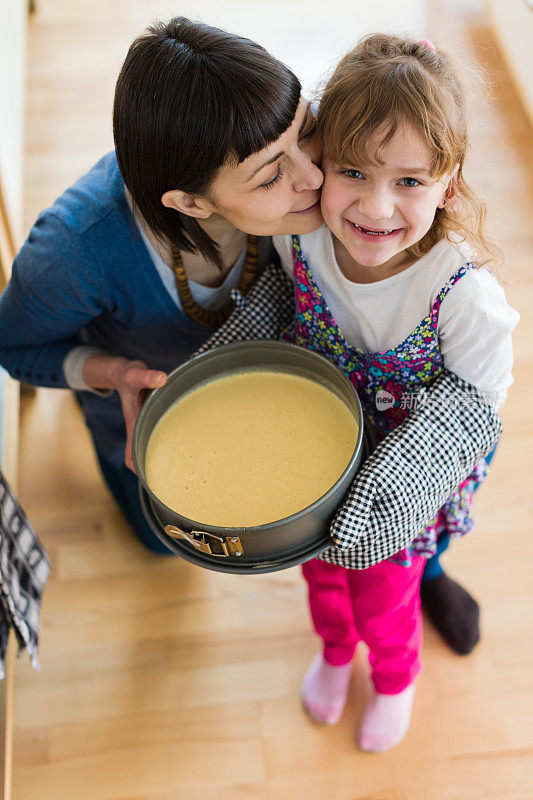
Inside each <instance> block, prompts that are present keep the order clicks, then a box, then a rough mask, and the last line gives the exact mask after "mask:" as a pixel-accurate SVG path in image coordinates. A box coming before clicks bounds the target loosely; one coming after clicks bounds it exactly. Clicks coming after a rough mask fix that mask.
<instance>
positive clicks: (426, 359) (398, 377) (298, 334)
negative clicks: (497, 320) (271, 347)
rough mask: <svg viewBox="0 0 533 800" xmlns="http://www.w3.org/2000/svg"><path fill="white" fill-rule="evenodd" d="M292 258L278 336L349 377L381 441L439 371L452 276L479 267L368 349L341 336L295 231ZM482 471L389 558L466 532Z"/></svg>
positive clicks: (423, 551) (482, 467)
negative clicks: (284, 321)
mask: <svg viewBox="0 0 533 800" xmlns="http://www.w3.org/2000/svg"><path fill="white" fill-rule="evenodd" d="M292 258H293V264H294V284H295V306H296V308H295V319H294V321H293V323H292V324H291V326H290V328H288V329H287V331H286V332H285V333H284V336H283V338H285V339H286V340H288V341H291V342H294V343H295V344H298V345H302V346H304V347H307V348H309V349H310V350H314V351H316V352H318V353H321V354H322V355H323V356H325V357H326V358H328V359H329V360H330V361H332V362H334V363H335V364H336V365H337V366H338V367H339V368H340V369H341V370H342V371H343V372H344V373H345V374H346V375H347V376H348V378H349V379H350V380H351V381H352V383H353V385H354V386H355V388H356V390H357V393H358V395H359V398H360V400H361V405H362V407H363V411H364V413H365V417H366V421H367V423H369V424H370V425H371V426H372V428H373V429H374V432H375V434H376V436H377V439H378V440H380V439H382V438H383V437H385V436H386V435H387V434H388V433H390V432H391V431H393V430H394V428H396V426H397V425H400V424H401V423H402V422H403V421H404V420H405V419H406V417H407V416H408V414H409V413H410V411H411V410H412V409H413V408H416V404H417V398H418V393H419V391H420V389H422V388H424V387H427V386H429V385H430V384H431V383H432V382H433V381H434V380H435V379H436V378H437V377H438V376H439V375H440V373H441V372H442V371H443V369H444V364H443V358H442V354H441V351H440V344H439V335H438V320H439V309H440V306H441V303H442V301H443V300H444V298H445V297H446V295H447V294H448V292H449V291H450V289H451V288H452V286H455V284H456V283H457V281H459V280H461V278H462V277H463V276H464V275H465V274H466V273H467V272H468V271H469V270H471V269H478V267H477V265H475V264H473V263H471V262H467V263H465V264H464V265H463V266H462V267H461V268H460V269H458V270H457V272H455V273H454V274H453V275H452V276H451V278H450V279H449V280H448V281H447V283H446V284H445V285H444V286H443V287H442V289H441V290H440V292H439V293H438V295H437V297H436V299H435V302H434V303H433V306H432V307H431V310H430V312H429V314H428V315H427V317H425V318H424V319H423V320H422V321H421V322H420V324H419V325H417V327H416V328H415V330H414V331H412V333H410V334H409V336H407V338H406V339H404V341H403V342H401V343H400V344H399V345H397V346H396V347H394V348H392V349H390V350H385V351H383V352H379V353H367V352H365V351H363V350H361V349H360V348H358V347H354V346H352V345H350V344H349V343H348V342H347V341H346V339H345V338H344V336H343V334H342V331H341V330H340V328H339V326H338V325H337V323H336V322H335V320H334V318H333V316H332V314H331V312H330V310H329V309H328V307H327V304H326V302H325V300H324V297H323V295H322V293H321V291H320V289H319V287H318V286H317V284H316V283H315V281H314V279H313V275H312V273H311V270H310V269H309V266H308V264H307V262H306V259H305V256H304V254H303V253H302V250H301V246H300V238H299V236H293V237H292ZM486 471H487V465H486V462H485V460H482V461H480V462H479V463H478V464H477V465H476V467H475V468H474V470H473V472H472V473H471V474H470V475H469V477H468V478H467V479H466V480H465V481H463V483H461V485H460V486H458V488H457V489H456V490H455V492H454V493H453V494H452V495H451V497H449V498H448V500H447V501H446V503H445V504H444V506H443V507H442V508H441V509H440V510H439V512H438V514H437V515H436V516H435V518H434V519H432V520H431V521H430V522H429V524H428V525H427V526H426V528H425V529H423V530H422V531H421V532H420V533H419V535H418V536H417V537H416V538H415V539H414V540H413V542H412V543H411V544H410V545H409V547H408V548H404V549H403V550H402V551H400V552H399V553H396V554H395V555H394V556H392V557H391V559H390V560H391V561H394V562H395V563H399V564H404V565H406V566H407V565H409V564H410V563H411V555H423V556H426V557H428V558H429V557H431V556H433V555H435V553H436V549H437V539H438V537H439V535H440V534H444V533H447V534H448V535H450V536H462V535H463V534H465V533H467V532H468V531H469V530H470V529H471V528H472V525H473V521H472V517H471V513H470V507H471V503H472V496H473V494H474V491H475V489H476V488H477V487H478V485H479V484H480V482H481V481H482V480H483V478H484V477H485V475H486Z"/></svg>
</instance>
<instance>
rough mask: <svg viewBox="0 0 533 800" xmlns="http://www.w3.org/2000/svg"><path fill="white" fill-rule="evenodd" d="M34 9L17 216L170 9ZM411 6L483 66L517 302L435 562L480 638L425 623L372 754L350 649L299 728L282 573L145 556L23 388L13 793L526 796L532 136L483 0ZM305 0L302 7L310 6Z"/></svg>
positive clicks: (66, 172) (62, 170) (494, 201)
mask: <svg viewBox="0 0 533 800" xmlns="http://www.w3.org/2000/svg"><path fill="white" fill-rule="evenodd" d="M37 5H38V9H39V11H38V15H37V16H36V17H35V18H34V19H33V21H32V22H31V25H30V38H29V44H30V61H29V75H28V80H29V96H28V99H29V103H28V120H27V131H28V149H27V181H26V189H27V191H26V199H27V203H26V207H27V226H29V225H30V223H31V222H32V221H33V219H34V217H35V215H36V214H37V212H38V211H39V209H40V208H42V207H44V206H46V205H48V204H49V203H50V202H51V201H52V200H53V198H54V196H55V195H56V194H58V193H59V192H60V191H61V190H62V189H63V188H64V187H65V186H67V185H68V184H69V183H70V182H71V181H72V180H73V179H74V178H75V177H77V176H78V175H79V174H81V173H82V171H84V170H85V169H86V168H88V167H89V166H90V165H91V163H92V162H93V161H94V160H96V158H98V157H99V156H100V155H101V154H102V153H103V152H105V150H106V149H107V148H109V146H110V144H111V136H110V124H109V108H110V100H111V96H112V91H113V81H114V78H115V75H116V73H117V70H118V66H119V63H120V60H121V58H122V57H123V55H124V53H125V48H126V45H127V43H128V41H129V40H130V39H131V38H132V36H133V35H134V33H135V32H136V31H138V30H139V29H140V28H141V27H142V26H144V25H145V24H146V23H147V22H149V21H150V19H151V18H152V17H154V16H157V15H158V14H161V15H163V16H167V15H168V13H169V11H171V10H174V11H182V8H181V7H180V8H179V9H178V8H177V7H176V6H174V7H173V9H171V8H170V7H168V8H167V7H164V8H163V9H161V6H159V7H157V6H156V4H155V3H147V2H141V0H136V1H135V2H133V1H132V2H130V3H124V2H112V3H109V2H104V0H92V2H91V3H76V4H72V3H67V2H66V0H38V3H37ZM204 5H205V3H204ZM233 5H235V3H233ZM252 5H253V4H250V5H249V6H247V7H248V8H249V9H250V8H251V7H252ZM296 5H298V4H297V3H296ZM338 5H339V3H338V2H337V3H336V7H338ZM377 5H378V4H376V7H377ZM426 5H428V7H429V8H430V10H431V11H432V20H433V23H432V26H430V28H429V30H427V32H426V35H428V34H429V35H432V36H434V37H435V39H436V40H439V39H441V38H442V36H446V37H448V39H449V41H455V40H457V42H458V43H459V45H460V46H461V47H463V48H465V49H466V50H467V51H468V52H469V53H470V54H472V55H473V56H474V57H475V58H476V59H477V60H478V61H479V62H480V63H481V64H482V65H483V66H484V67H485V68H486V70H487V71H488V74H489V75H490V77H491V79H492V81H493V89H492V95H491V99H490V100H489V101H488V102H487V103H485V104H483V103H482V102H480V101H479V98H476V100H475V102H474V104H473V106H472V110H473V117H474V125H475V131H476V135H475V141H476V148H475V153H474V155H473V159H472V166H471V169H470V175H471V178H472V181H473V182H474V183H475V184H476V185H477V186H478V187H479V188H480V190H481V191H482V192H484V193H485V195H486V197H487V198H488V201H489V205H490V219H491V224H492V226H493V227H494V228H495V231H496V232H497V233H498V234H499V235H500V236H501V238H502V240H503V244H504V248H505V251H506V255H507V281H508V287H507V293H508V297H509V298H510V301H511V302H512V304H513V305H515V306H516V307H517V308H518V309H519V310H520V312H521V314H522V322H521V324H520V327H519V329H518V332H517V335H516V344H515V353H516V384H515V386H514V387H513V390H512V393H511V396H510V399H509V401H508V403H507V405H506V407H505V409H504V412H503V418H504V424H505V437H504V439H503V441H502V443H501V446H500V448H499V452H498V455H497V458H496V459H495V462H494V467H493V470H492V473H491V476H490V478H489V479H488V481H487V483H486V485H485V486H484V487H483V488H482V490H481V491H480V492H479V496H478V498H477V501H476V511H477V514H476V519H477V528H476V531H475V532H474V533H473V534H472V535H470V536H469V537H468V538H467V539H465V540H464V541H462V542H459V543H457V544H456V545H455V546H454V547H453V551H452V552H450V553H449V555H448V556H447V557H446V565H447V567H448V568H449V571H450V573H452V574H453V575H455V576H457V577H458V578H459V579H460V580H461V581H463V582H464V583H465V584H466V585H468V586H469V587H470V588H471V590H472V592H473V593H474V594H475V595H476V597H478V598H479V600H480V602H481V604H482V608H483V619H482V623H483V639H482V642H481V644H480V645H479V646H478V647H477V648H476V650H475V652H474V653H473V654H471V655H470V656H469V657H466V658H461V657H458V656H454V655H453V654H452V653H451V652H450V651H449V650H448V649H447V648H446V646H445V645H444V644H443V643H442V641H441V640H440V639H439V638H438V636H437V635H436V634H435V632H434V631H433V630H432V629H431V627H430V626H429V625H426V628H425V644H424V660H425V670H424V672H423V675H422V677H421V679H420V682H419V688H418V691H417V695H416V700H415V707H414V714H413V722H412V726H411V729H410V731H409V734H408V736H407V738H406V739H405V740H404V742H403V743H402V744H401V745H400V746H399V747H398V748H397V749H396V750H394V751H392V752H390V753H387V754H383V755H368V754H363V753H361V752H360V751H358V750H357V749H356V747H355V744H354V732H355V729H356V724H357V720H358V718H359V715H360V712H361V709H362V706H363V704H364V701H365V697H366V696H367V693H368V691H369V687H368V678H367V668H366V662H365V654H364V653H363V652H361V653H359V654H358V659H357V661H356V663H355V665H354V675H353V684H352V691H351V697H350V701H349V704H348V707H347V710H346V713H345V715H344V717H343V719H342V721H341V722H340V723H339V724H338V725H337V726H336V727H334V728H322V727H318V726H315V725H313V724H311V722H310V721H309V720H308V719H307V718H306V716H305V715H304V713H303V711H302V709H301V707H300V703H299V699H298V687H299V682H300V678H301V675H302V673H303V672H304V670H305V668H306V666H307V664H308V662H309V660H310V659H311V658H312V656H313V655H314V653H315V651H316V648H317V643H316V641H315V639H314V637H313V635H312V633H311V631H310V626H309V622H308V618H307V609H306V603H305V592H304V587H303V584H302V580H301V578H300V575H299V572H298V570H289V571H285V572H281V573H274V574H272V575H265V576H253V577H246V576H243V577H239V576H230V575H222V574H218V573H214V572H208V571H205V570H201V569H199V568H196V567H193V566H191V565H189V564H187V563H185V562H183V561H178V560H175V559H165V558H159V557H157V556H151V555H150V554H147V553H146V552H144V551H143V550H142V549H141V547H140V546H139V545H138V544H137V543H136V542H135V541H134V539H133V537H132V535H131V534H130V531H129V530H128V527H127V525H126V524H125V522H124V521H123V519H122V518H121V516H120V514H119V513H118V512H117V510H116V509H115V507H114V505H113V503H112V501H111V499H110V498H109V496H108V495H107V493H106V490H105V489H104V487H103V485H102V482H101V480H100V478H99V475H98V471H97V468H96V465H95V461H94V457H93V454H92V452H91V448H90V446H89V441H88V437H87V433H86V431H85V429H84V425H83V423H82V420H81V418H80V414H79V412H78V410H77V408H76V406H75V404H74V403H73V401H72V398H71V397H70V395H69V394H68V393H66V392H61V391H55V392H53V391H44V390H40V391H38V392H37V393H36V394H35V395H26V396H24V398H23V404H22V430H21V446H22V451H21V465H22V468H21V476H20V497H21V501H22V504H23V505H24V507H25V508H26V510H27V512H28V514H29V515H30V517H31V519H32V521H33V523H34V526H35V528H36V529H37V531H38V532H39V534H40V536H41V538H42V541H43V542H44V544H45V546H46V547H47V549H48V551H49V553H50V556H51V560H52V575H51V578H50V582H49V585H48V587H47V589H46V593H45V598H44V608H43V626H42V648H41V661H42V665H43V669H42V671H41V672H40V673H35V672H32V671H31V670H30V668H29V667H28V666H27V663H26V660H23V661H22V662H20V663H19V664H18V665H17V672H16V692H15V770H14V798H15V800H208V799H209V800H212V798H216V800H266V799H267V798H268V800H325V798H327V800H459V798H460V799H461V800H481V799H482V798H491V800H531V798H533V725H532V723H531V719H532V712H533V706H532V694H531V675H532V671H533V653H532V650H531V644H532V639H531V622H532V599H531V598H532V592H531V586H532V580H531V570H532V559H533V537H532V534H533V530H532V518H533V515H532V499H531V498H532V492H531V489H530V480H529V476H530V475H531V469H532V459H531V452H532V443H533V422H532V416H531V408H532V396H533V335H532V334H533V278H532V274H533V273H532V269H531V262H532V257H533V233H532V231H533V227H532V223H531V220H532V219H533V136H532V130H531V128H530V126H529V125H528V123H527V120H526V118H525V116H524V114H523V112H522V110H521V108H520V106H519V103H518V99H517V95H516V93H515V90H514V87H513V85H512V84H511V83H510V80H509V78H508V76H507V75H506V73H505V70H504V67H503V62H502V61H501V60H500V58H499V56H498V54H497V53H496V52H495V47H494V43H493V39H492V37H491V34H490V31H489V30H488V28H487V21H486V18H485V16H484V12H483V7H482V5H481V3H478V2H477V0H475V1H474V0H472V2H468V4H467V5H465V4H464V3H453V2H449V1H448V2H445V0H442V2H429V3H428V4H426ZM301 7H302V14H304V13H309V8H311V10H313V9H315V8H316V13H317V14H318V9H319V4H318V3H317V2H316V3H305V4H304V3H302V4H301ZM276 8H277V6H276ZM74 9H75V10H74ZM183 10H186V11H189V13H192V12H191V10H190V8H187V9H183ZM263 13H264V11H263ZM259 14H261V12H260V11H259ZM279 19H280V24H281V23H282V20H283V17H282V16H281V17H279ZM317 19H318V17H317ZM219 21H220V22H221V23H222V24H224V16H223V14H222V13H221V14H220V17H219ZM340 24H342V20H341V21H340ZM233 27H235V25H233ZM376 27H378V26H377V25H376ZM405 27H406V28H407V27H409V19H406V20H405ZM436 30H437V31H438V33H440V37H439V35H437V33H436ZM257 36H258V38H259V37H260V34H259V33H258V34H257ZM318 57H319V53H318V52H317V58H318ZM74 267H75V265H73V268H74Z"/></svg>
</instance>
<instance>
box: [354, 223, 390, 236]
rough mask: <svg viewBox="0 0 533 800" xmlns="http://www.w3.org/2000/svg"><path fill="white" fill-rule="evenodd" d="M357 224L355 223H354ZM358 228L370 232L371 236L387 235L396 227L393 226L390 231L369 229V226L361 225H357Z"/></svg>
mask: <svg viewBox="0 0 533 800" xmlns="http://www.w3.org/2000/svg"><path fill="white" fill-rule="evenodd" d="M354 225H355V223H354ZM355 227H356V228H357V230H359V231H363V233H369V234H370V235H371V236H385V235H386V234H388V233H392V231H393V230H394V228H391V230H390V231H369V230H368V229H367V228H362V227H361V226H360V225H355Z"/></svg>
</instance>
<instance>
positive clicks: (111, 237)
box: [0, 152, 213, 467]
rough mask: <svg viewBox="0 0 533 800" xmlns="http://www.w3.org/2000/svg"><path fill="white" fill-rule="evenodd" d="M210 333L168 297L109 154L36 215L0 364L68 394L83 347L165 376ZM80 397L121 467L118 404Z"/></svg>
mask: <svg viewBox="0 0 533 800" xmlns="http://www.w3.org/2000/svg"><path fill="white" fill-rule="evenodd" d="M212 332H213V329H212V328H206V327H203V326H200V325H198V324H197V323H195V322H194V321H193V320H191V319H190V318H189V317H188V316H187V315H186V314H185V313H184V312H183V311H182V310H181V309H180V308H178V307H177V306H176V304H175V303H174V301H173V300H172V298H171V296H170V295H169V293H168V291H167V290H166V289H165V287H164V285H163V282H162V280H161V277H160V275H159V273H158V271H157V269H156V267H155V265H154V263H153V261H152V259H151V257H150V255H149V253H148V250H147V249H146V246H145V244H144V242H143V240H142V237H141V235H140V233H139V230H138V228H137V225H136V224H135V220H134V219H133V216H132V214H131V212H130V209H129V206H128V203H127V201H126V197H125V195H124V182H123V180H122V177H121V175H120V172H119V169H118V164H117V161H116V157H115V153H114V152H112V153H109V154H108V155H106V156H104V157H103V158H102V159H101V160H100V161H99V162H98V163H97V164H96V165H95V166H94V167H93V168H92V169H91V170H90V172H89V173H87V175H85V176H83V177H82V178H81V179H80V180H79V181H77V183H75V184H74V186H72V187H71V188H69V189H67V191H66V192H65V193H64V194H63V195H61V197H59V198H58V199H57V200H56V201H55V203H54V205H53V206H52V207H51V208H49V209H47V210H45V211H43V212H42V213H41V214H40V216H39V217H38V219H37V221H36V223H35V225H34V226H33V228H32V229H31V231H30V233H29V236H28V238H27V240H26V242H25V243H24V245H23V247H22V249H21V251H20V253H19V254H18V255H17V257H16V258H15V261H14V263H13V274H12V277H11V280H10V282H9V284H8V286H7V288H6V289H5V291H4V293H3V294H2V296H1V297H0V364H1V365H2V366H3V367H4V368H5V369H6V370H7V371H8V372H9V373H10V375H11V376H12V377H13V378H16V379H17V380H20V381H24V382H25V383H30V384H35V385H38V386H51V387H59V388H67V384H66V381H65V377H64V375H63V367H62V365H63V360H64V358H65V356H66V355H67V353H68V352H69V351H70V350H71V349H72V348H73V347H76V346H78V345H80V344H90V345H92V346H94V347H98V348H100V349H102V350H105V351H107V352H108V353H110V354H111V355H120V356H124V357H126V358H129V359H139V360H141V361H144V362H145V363H146V364H147V365H148V366H149V367H150V368H152V369H160V370H163V371H165V372H170V371H171V370H173V369H174V368H175V367H176V366H178V364H180V363H181V362H183V361H185V360H187V359H188V358H189V357H190V356H191V354H192V353H193V352H194V351H195V350H196V349H197V348H198V347H199V346H200V345H201V344H202V343H203V342H204V341H205V340H206V339H207V338H208V337H209V336H210V335H211V334H212ZM79 396H80V400H81V403H82V407H83V411H84V413H85V418H86V422H87V425H88V426H89V429H90V430H91V433H92V435H93V438H94V440H95V444H96V447H97V449H98V450H99V452H100V453H101V454H102V455H103V456H104V457H106V458H107V459H108V460H110V461H111V462H112V463H113V464H114V465H115V466H117V467H118V466H120V465H121V464H122V463H123V459H124V445H125V426H124V420H123V417H122V410H121V406H120V398H119V397H118V395H117V394H116V393H113V395H111V396H110V397H107V398H103V397H100V396H98V395H94V394H92V393H89V392H83V393H80V395H79Z"/></svg>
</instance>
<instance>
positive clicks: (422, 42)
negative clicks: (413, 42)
mask: <svg viewBox="0 0 533 800" xmlns="http://www.w3.org/2000/svg"><path fill="white" fill-rule="evenodd" d="M418 44H419V45H421V46H422V47H427V49H428V50H431V52H432V53H436V52H437V48H436V47H435V45H434V44H433V42H430V41H429V39H420V41H419V42H418Z"/></svg>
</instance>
